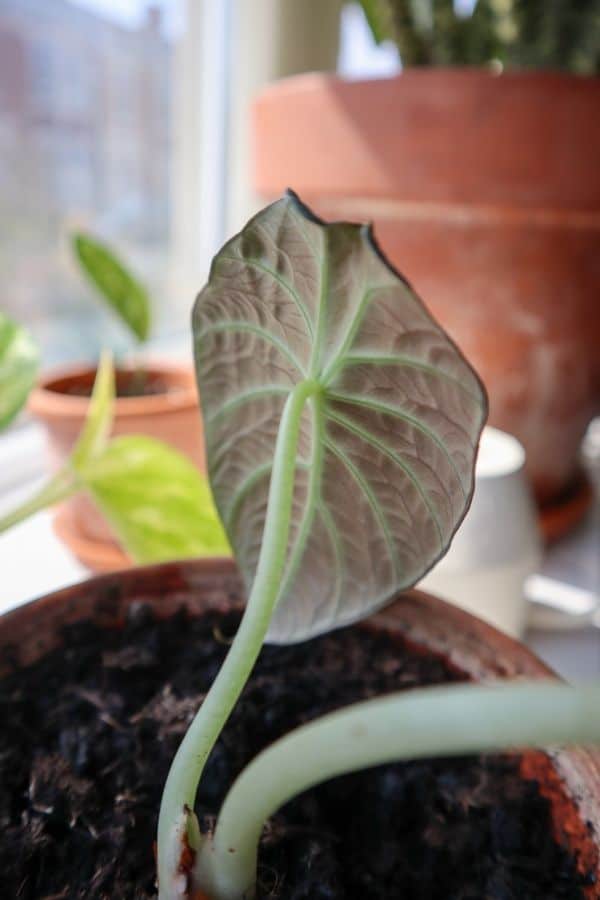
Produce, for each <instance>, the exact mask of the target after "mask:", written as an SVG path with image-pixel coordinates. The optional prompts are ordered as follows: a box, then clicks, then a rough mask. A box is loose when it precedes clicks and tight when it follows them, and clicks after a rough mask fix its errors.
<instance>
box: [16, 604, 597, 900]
mask: <svg viewBox="0 0 600 900" xmlns="http://www.w3.org/2000/svg"><path fill="white" fill-rule="evenodd" d="M236 623H237V614H230V615H229V616H219V615H216V614H212V615H210V616H209V615H207V616H205V617H204V618H202V619H199V620H195V621H193V622H189V621H188V619H187V618H186V616H185V615H184V614H183V613H182V614H180V615H179V616H177V617H176V618H175V619H173V620H171V621H169V622H168V623H163V624H161V625H158V624H156V623H155V622H154V621H153V619H152V617H151V616H150V614H149V613H148V612H147V611H146V610H144V609H138V610H137V611H136V612H135V614H134V615H133V616H132V618H131V620H130V621H129V622H128V624H127V626H126V628H125V629H124V630H113V631H100V630H98V629H97V628H95V627H93V626H92V625H90V624H83V625H78V626H76V627H70V628H69V629H68V631H67V632H66V635H65V636H66V647H65V648H63V649H61V650H60V651H57V652H54V653H52V654H50V655H49V656H47V657H46V658H44V659H43V660H41V661H40V662H39V663H37V664H36V665H35V666H33V667H31V668H29V669H27V670H25V671H20V672H18V673H15V674H14V675H11V676H9V677H8V678H7V679H6V680H5V681H4V682H3V683H2V684H1V685H0V714H1V717H2V730H1V735H0V771H1V773H2V780H1V783H0V833H1V840H0V897H1V898H3V900H4V898H7V900H13V898H15V900H16V898H18V900H50V898H52V900H59V898H60V900H75V898H81V900H83V898H85V900H101V898H102V900H109V898H110V900H145V898H150V897H153V896H154V895H155V889H154V863H153V841H154V833H155V827H156V814H157V809H158V803H159V798H160V792H161V786H162V784H163V781H164V778H165V776H166V773H167V768H168V765H169V762H170V760H171V758H172V756H173V753H174V751H175V748H176V745H177V744H178V742H179V740H180V738H181V736H182V734H183V731H184V729H185V727H186V725H187V723H188V722H189V720H190V717H191V716H192V714H193V711H194V710H195V708H196V706H197V705H198V703H199V702H200V701H201V699H202V696H203V693H204V692H205V691H206V690H207V688H208V686H209V685H210V683H211V681H212V679H213V678H214V676H215V673H216V672H217V669H218V667H219V665H220V663H221V661H222V659H223V657H224V655H225V652H226V650H227V646H226V640H227V637H226V636H227V635H231V634H232V633H233V631H234V629H235V627H236ZM449 679H456V675H453V674H452V673H451V672H449V671H448V670H447V669H446V668H445V667H444V665H443V664H442V663H441V662H439V661H437V660H436V659H434V658H431V657H427V656H422V655H418V654H416V653H415V652H414V651H410V650H408V649H407V648H406V647H403V646H402V645H399V644H398V642H396V641H393V640H392V639H391V638H389V637H387V636H385V635H381V634H377V633H374V632H368V631H365V630H364V629H361V630H358V629H357V628H350V629H345V630H342V631H338V632H336V633H333V634H330V635H327V636H325V637H322V638H319V639H317V640H314V641H312V642H311V643H309V644H301V645H296V646H293V647H287V648H285V647H283V648H282V647H279V648H278V647H266V648H265V649H264V650H263V652H262V654H261V657H260V660H259V662H258V664H257V666H256V670H255V672H254V674H253V676H252V679H251V681H250V683H249V684H248V686H247V688H246V691H245V693H244V696H243V700H242V701H241V702H240V704H239V705H238V707H237V709H236V711H235V713H234V714H233V716H232V718H231V720H230V722H229V724H228V725H227V728H226V730H225V732H224V734H223V736H222V739H221V740H220V742H219V744H218V746H217V748H216V749H215V752H214V753H213V755H212V757H211V759H210V762H209V765H208V770H207V772H206V777H205V778H204V780H203V783H202V789H201V792H200V797H199V803H198V813H199V815H200V816H212V815H213V814H214V813H215V812H216V810H217V809H218V806H219V804H220V802H221V800H222V799H223V796H224V793H225V791H226V788H227V787H228V785H230V784H231V782H232V780H233V778H234V777H235V776H236V775H237V773H238V772H239V771H240V769H241V768H242V767H243V765H244V764H245V763H246V762H247V761H248V760H249V759H250V758H252V757H253V756H254V755H255V754H256V753H257V751H258V750H260V749H261V748H262V747H263V746H264V745H265V744H268V743H270V742H271V741H273V740H274V739H275V738H277V737H278V736H279V735H281V734H282V733H283V732H285V731H287V730H288V729H290V728H291V727H293V726H295V725H297V724H299V723H301V722H304V721H306V720H307V719H309V718H312V717H314V716H316V715H318V714H320V713H323V712H325V711H326V710H329V709H331V708H332V707H335V706H338V705H343V704H345V703H347V702H349V701H351V700H355V699H357V698H361V697H369V696H372V695H374V694H377V693H381V692H385V691H390V690H393V689H398V688H408V687H412V686H414V685H416V684H424V683H435V682H440V681H447V680H449ZM259 877H260V887H259V898H262V900H265V898H282V900H283V898H285V900H341V898H346V900H353V898H356V900H359V898H360V900H382V898H396V897H400V896H401V897H402V898H403V900H417V898H419V900H482V898H483V900H559V898H568V900H576V898H582V897H583V892H582V887H581V884H582V879H581V878H580V876H578V874H577V873H576V868H575V864H574V861H573V859H571V858H570V857H569V856H568V854H567V853H566V852H565V851H564V850H563V849H561V848H560V847H559V846H557V845H556V844H555V843H554V841H553V839H552V837H551V826H550V818H549V807H548V803H547V801H546V800H545V799H543V798H542V797H541V796H540V794H539V792H538V789H537V785H536V783H535V782H533V781H525V780H523V779H521V778H520V777H519V775H518V760H517V759H516V758H509V757H489V758H487V759H476V758H475V759H459V760H453V761H433V762H432V761H425V762H415V763H410V764H402V765H394V766H384V767H381V768H378V769H373V770H370V771H368V772H364V773H361V774H357V775H352V776H347V777H344V778H339V779H336V780H334V781H331V782H329V783H328V784H325V785H322V786H321V787H319V788H317V789H314V790H312V791H310V792H308V793H306V794H305V795H303V796H302V797H300V798H299V799H297V800H295V801H294V802H293V803H291V804H289V805H288V806H287V807H286V808H285V809H283V810H282V811H281V812H280V813H279V814H278V815H277V816H276V817H275V818H274V819H273V820H272V821H271V822H269V823H268V826H267V828H266V830H265V835H264V840H263V845H262V853H261V861H260V871H259Z"/></svg>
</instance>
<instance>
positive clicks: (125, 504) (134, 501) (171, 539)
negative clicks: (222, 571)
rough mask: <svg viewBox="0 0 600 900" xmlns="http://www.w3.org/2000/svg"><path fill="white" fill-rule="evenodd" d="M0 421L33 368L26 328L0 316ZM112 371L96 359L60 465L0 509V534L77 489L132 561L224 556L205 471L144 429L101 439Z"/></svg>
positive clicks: (15, 405) (20, 399)
mask: <svg viewBox="0 0 600 900" xmlns="http://www.w3.org/2000/svg"><path fill="white" fill-rule="evenodd" d="M0 333H1V334H2V338H0V410H1V412H2V415H1V416H0V428H4V427H5V426H6V425H8V424H9V423H10V422H11V421H12V419H13V418H14V417H15V416H16V415H17V413H18V412H19V410H20V409H21V408H22V407H23V405H24V404H25V403H26V401H27V397H28V394H29V391H30V390H31V388H32V386H33V384H34V382H35V377H36V373H37V362H38V352H37V347H36V345H35V343H34V341H33V340H32V338H31V336H30V335H29V334H28V333H27V332H26V331H25V329H23V328H21V327H20V326H19V325H17V324H16V323H13V322H11V321H10V320H9V319H7V318H6V317H5V316H0ZM114 394H115V374H114V370H113V365H112V360H111V358H110V356H108V355H104V356H103V358H102V359H101V361H100V364H99V366H98V373H97V376H96V380H95V383H94V388H93V391H92V395H91V397H90V403H89V407H88V412H87V415H86V418H85V420H84V424H83V427H82V430H81V432H80V434H79V435H78V437H77V440H76V442H75V445H74V447H73V448H72V450H71V453H70V454H69V456H68V457H67V459H66V460H65V461H64V463H63V465H62V466H61V468H60V469H59V470H58V471H57V472H56V473H55V474H54V475H53V477H52V478H50V479H49V480H48V481H47V482H46V484H44V485H43V486H42V487H41V488H40V489H39V490H38V491H37V492H35V493H33V495H32V496H31V497H30V498H28V499H27V500H26V501H25V502H24V503H22V504H21V505H20V506H18V507H17V508H15V509H13V510H11V511H10V512H7V513H4V514H3V515H2V516H0V534H1V533H2V532H3V531H6V530H7V529H9V528H12V527H13V526H15V525H17V524H19V523H20V522H22V521H24V520H25V519H27V518H28V517H29V516H31V515H33V514H34V513H36V512H39V511H40V510H42V509H46V508H47V507H50V506H53V505H54V504H56V503H60V502H63V501H64V500H66V499H67V498H69V497H74V496H77V495H78V494H81V493H83V492H85V494H86V495H87V496H88V497H89V499H90V500H91V502H93V504H94V506H95V507H96V508H97V509H98V511H99V514H101V515H102V516H103V517H104V518H105V519H106V520H107V521H108V522H109V523H110V525H111V527H112V528H113V530H114V532H115V534H116V535H117V536H118V539H119V541H120V543H121V545H122V546H123V547H124V548H125V549H126V550H127V552H128V553H129V554H130V556H131V558H132V559H134V560H135V561H136V562H138V563H142V562H159V561H162V560H169V559H181V558H186V557H190V556H215V555H216V556H220V555H222V556H227V555H228V554H229V545H228V543H227V539H226V537H225V535H224V532H223V529H222V527H221V524H220V522H219V519H218V516H217V514H216V511H215V508H214V503H213V500H212V496H211V493H210V489H209V487H208V484H207V482H206V479H205V477H204V476H203V475H202V474H201V473H200V472H199V471H198V469H197V468H196V467H195V466H194V465H192V463H191V462H190V461H189V460H188V459H187V457H185V456H183V455H182V454H181V453H179V452H178V451H176V450H174V449H173V448H172V447H170V446H168V445H167V444H164V443H162V442H161V441H157V440H155V439H154V438H150V437H147V436H146V435H124V436H122V437H119V438H114V439H113V440H109V439H108V437H109V434H110V432H111V427H112V419H113V409H114V402H115V398H114Z"/></svg>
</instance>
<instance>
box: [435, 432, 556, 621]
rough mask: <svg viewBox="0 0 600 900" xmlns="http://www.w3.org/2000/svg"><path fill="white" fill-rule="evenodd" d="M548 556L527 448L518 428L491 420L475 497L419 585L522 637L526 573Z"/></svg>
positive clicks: (482, 445) (481, 449) (477, 472)
mask: <svg viewBox="0 0 600 900" xmlns="http://www.w3.org/2000/svg"><path fill="white" fill-rule="evenodd" d="M541 557H542V542H541V538H540V533H539V528H538V521H537V515H536V509H535V504H534V501H533V497H532V494H531V488H530V486H529V482H528V480H527V477H526V475H525V450H524V448H523V446H522V445H521V444H520V443H519V441H517V439H516V438H514V437H512V435H509V434H506V433H505V432H503V431H499V430H498V429H497V428H491V427H489V426H488V427H486V428H485V429H484V431H483V434H482V436H481V443H480V447H479V456H478V459H477V466H476V469H475V492H474V495H473V502H472V504H471V508H470V509H469V511H468V513H467V515H466V516H465V519H464V521H463V523H462V525H461V526H460V528H459V529H458V531H457V533H456V535H455V537H454V540H453V541H452V545H451V547H450V550H449V551H448V553H447V554H446V556H445V557H443V558H442V559H441V560H440V562H439V563H438V564H437V565H436V566H435V567H434V568H433V569H432V570H431V572H429V574H428V575H426V576H425V578H424V579H423V580H422V581H421V582H420V584H419V587H421V588H423V589H424V590H428V591H431V592H433V593H437V594H439V595H440V596H442V597H444V598H445V599H446V600H449V601H451V602H452V603H455V604H456V605H457V606H460V607H462V608H463V609H466V610H467V611H468V612H471V613H473V614H474V615H476V616H479V617H480V618H481V619H484V620H485V621H487V622H489V623H490V624H492V625H495V626H496V628H500V629H501V630H502V631H505V632H507V633H508V634H511V635H513V636H515V637H520V636H521V635H522V633H523V631H524V628H525V625H526V619H527V604H526V600H525V595H524V590H523V586H524V582H525V579H526V578H527V577H528V576H529V575H531V574H532V572H534V571H535V570H536V569H537V568H538V566H539V564H540V562H541Z"/></svg>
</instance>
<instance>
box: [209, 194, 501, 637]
mask: <svg viewBox="0 0 600 900" xmlns="http://www.w3.org/2000/svg"><path fill="white" fill-rule="evenodd" d="M193 324H194V335H195V352H196V368H197V377H198V384H199V389H200V397H201V398H202V407H203V413H204V423H205V432H206V442H207V454H208V463H209V473H210V479H211V484H212V488H213V493H214V497H215V501H216V504H217V507H218V510H219V512H220V514H221V518H222V520H223V522H224V524H225V529H226V531H227V534H228V537H229V540H230V543H231V545H232V547H233V548H234V552H235V556H236V558H237V561H238V564H239V567H240V569H241V572H242V574H243V577H244V579H245V583H246V586H247V588H248V589H249V587H250V585H251V584H252V581H253V579H254V575H255V570H256V565H257V560H258V555H259V552H260V546H261V538H262V532H263V526H264V522H265V514H266V508H267V496H268V488H269V479H270V474H271V469H272V465H273V454H274V447H275V441H276V438H277V433H278V428H279V423H280V418H281V413H282V409H283V406H284V403H285V401H286V398H287V396H288V395H289V394H290V392H291V390H292V389H293V388H294V387H295V386H296V385H297V384H298V383H299V382H301V381H307V380H308V381H311V380H312V381H314V380H316V381H318V382H319V384H320V386H321V392H320V394H319V395H318V396H316V397H314V398H313V399H311V400H309V401H308V403H307V406H306V407H305V408H304V412H303V418H302V422H301V430H300V439H299V445H298V452H297V457H296V463H295V483H294V505H293V512H292V527H291V533H290V539H289V547H288V555H287V564H286V565H287V568H286V574H285V577H284V579H283V583H282V585H281V591H280V596H279V599H278V605H277V609H276V611H275V614H274V618H273V621H272V625H271V630H270V632H269V637H270V639H271V640H276V641H292V640H300V639H304V638H307V637H310V636H312V635H315V634H318V633H320V632H322V631H325V630H326V629H329V628H331V627H335V626H340V625H343V624H345V623H349V622H352V621H354V620H356V619H358V618H360V617H362V616H363V615H365V614H366V613H367V612H369V611H371V610H374V609H376V608H377V607H379V606H381V605H382V604H384V603H385V602H386V601H387V600H389V599H390V598H391V597H392V596H393V595H394V594H395V593H396V592H397V591H398V590H400V589H404V588H407V587H409V586H411V585H413V584H415V583H416V582H417V581H418V580H419V579H420V578H421V577H422V576H423V575H424V574H425V573H426V572H427V571H428V570H429V569H430V568H431V566H432V565H433V564H434V563H435V562H436V561H437V560H438V559H439V558H440V556H441V555H442V554H443V553H444V552H445V551H446V549H447V547H448V545H449V543H450V540H451V538H452V536H453V534H454V532H455V531H456V529H457V527H458V525H459V524H460V522H461V520H462V518H463V517H464V515H465V512H466V510H467V508H468V506H469V503H470V499H471V495H472V491H473V470H474V462H475V456H476V450H477V445H478V440H479V436H480V433H481V429H482V427H483V424H484V421H485V418H486V412H487V402H486V396H485V391H484V389H483V386H482V385H481V383H480V381H479V379H478V377H477V375H476V374H475V372H474V371H473V370H472V369H471V367H470V366H469V364H468V363H467V362H466V360H465V359H464V357H463V356H462V355H461V353H460V352H459V350H458V349H457V348H456V347H455V345H454V344H453V343H452V342H451V341H450V339H449V338H448V337H447V335H446V334H445V333H444V331H443V330H442V329H441V328H440V326H439V325H437V324H436V322H435V321H434V320H433V319H432V318H431V316H430V314H429V313H428V312H427V310H426V309H425V307H424V306H423V304H422V303H421V301H420V300H419V299H418V297H417V296H416V295H415V294H414V292H413V291H412V289H411V288H410V286H409V285H408V284H407V282H406V281H405V280H404V279H403V278H402V276H400V275H399V274H398V273H397V272H396V271H395V270H394V269H393V267H392V266H391V265H390V264H389V263H388V262H387V261H386V259H385V258H384V256H383V254H382V253H381V251H380V250H379V248H378V247H377V244H376V243H375V239H374V237H373V233H372V231H371V229H370V227H368V226H360V225H353V224H348V223H343V222H342V223H333V224H329V225H327V224H325V223H323V222H321V221H320V220H318V219H316V218H315V216H313V215H312V213H311V212H310V211H309V210H308V209H307V208H306V207H305V206H304V205H303V204H302V203H301V202H300V200H299V199H298V198H297V197H296V196H295V195H294V194H292V193H289V194H288V195H287V196H286V197H284V198H283V199H282V200H279V201H278V202H276V203H274V204H272V205H271V206H269V207H267V209H265V210H263V211H262V212H260V213H259V214H258V215H257V216H256V217H255V218H254V219H252V220H251V221H250V222H249V223H248V225H247V226H246V227H245V228H244V229H243V231H242V232H241V233H240V234H239V235H237V236H236V237H234V238H233V239H232V240H231V241H229V242H228V243H227V244H226V245H225V246H224V247H223V249H222V250H221V251H220V252H219V253H218V254H217V256H216V257H215V259H214V261H213V264H212V267H211V272H210V278H209V283H208V285H207V286H206V287H205V288H204V289H203V291H202V292H201V294H200V295H199V297H198V299H197V301H196V306H195V309H194V320H193Z"/></svg>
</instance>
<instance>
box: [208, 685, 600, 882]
mask: <svg viewBox="0 0 600 900" xmlns="http://www.w3.org/2000/svg"><path fill="white" fill-rule="evenodd" d="M599 709H600V685H597V684H596V685H593V686H586V687H582V688H572V687H569V686H567V685H564V684H561V683H553V682H541V683H540V682H537V683H531V682H530V683H524V682H520V683H518V684H515V683H512V684H510V683H509V684H507V683H498V684H495V685H491V686H484V687H479V686H475V685H461V686H459V687H442V688H425V689H422V690H415V691H410V692H403V693H400V694H392V695H390V696H388V697H384V698H381V699H376V700H368V701H365V702H362V703H357V704H354V705H352V706H349V707H347V708H346V709H343V710H341V711H340V712H336V713H332V714H331V715H327V716H324V717H323V718H321V719H319V720H316V721H315V722H312V723H310V724H308V725H305V726H303V727H301V728H298V729H296V730H295V731H293V732H291V733H290V734H288V735H286V736H285V737H284V738H282V739H281V740H279V741H277V742H276V743H274V744H272V745H271V746H270V747H268V748H267V749H266V750H264V751H263V752H262V753H260V754H259V755H258V756H257V757H256V758H255V759H254V760H253V761H252V762H251V763H250V765H249V766H247V768H246V769H245V770H244V771H243V772H242V774H241V775H240V776H239V778H238V779H237V781H236V782H235V783H234V785H233V787H232V788H231V789H230V791H229V793H228V795H227V797H226V799H225V802H224V804H223V807H222V809H221V813H220V815H219V819H218V823H217V827H216V831H215V834H214V839H213V842H212V845H211V847H210V854H208V851H207V852H206V853H204V848H203V855H202V856H203V858H202V859H201V865H202V867H203V869H201V872H200V875H201V878H202V879H203V881H202V882H201V884H202V887H203V888H204V890H208V891H209V894H210V897H211V898H212V900H242V898H249V897H252V896H253V894H254V884H255V879H256V859H257V852H258V842H259V839H260V835H261V832H262V828H263V825H264V822H265V821H266V820H267V819H268V818H269V816H271V815H272V814H273V813H274V812H275V811H276V810H278V809H279V808H280V807H281V806H282V805H283V804H285V803H287V801H288V800H291V799H292V798H293V797H295V796H296V795H297V794H300V793H301V792H302V791H305V790H307V789H308V788H310V787H313V786H314V785H316V784H319V783H320V782H322V781H325V780H327V779H329V778H333V777H335V776H337V775H343V774H346V773H348V772H354V771H357V770H359V769H364V768H367V767H370V766H376V765H381V764H383V763H390V762H396V761H400V760H406V759H414V758H416V757H424V756H434V755H435V756H451V755H462V754H464V753H481V752H485V751H498V750H503V749H512V748H516V747H527V746H531V747H544V746H548V745H552V744H574V743H582V744H584V743H590V742H596V743H597V742H598V741H600V715H598V710H599Z"/></svg>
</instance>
